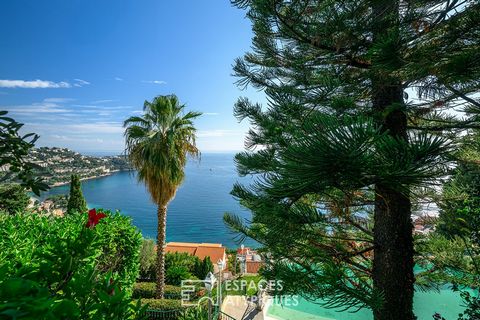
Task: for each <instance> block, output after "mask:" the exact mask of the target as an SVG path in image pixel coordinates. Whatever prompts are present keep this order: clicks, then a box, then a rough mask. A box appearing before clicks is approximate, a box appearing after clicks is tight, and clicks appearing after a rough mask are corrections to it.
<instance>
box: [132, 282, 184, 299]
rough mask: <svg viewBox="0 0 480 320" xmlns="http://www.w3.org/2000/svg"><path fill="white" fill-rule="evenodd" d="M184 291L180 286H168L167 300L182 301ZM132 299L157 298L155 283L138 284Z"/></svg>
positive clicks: (166, 289)
mask: <svg viewBox="0 0 480 320" xmlns="http://www.w3.org/2000/svg"><path fill="white" fill-rule="evenodd" d="M181 293H182V289H181V287H178V286H172V285H166V286H165V297H166V298H167V299H180V298H181ZM132 298H145V299H153V298H155V282H137V283H135V285H134V286H133V294H132Z"/></svg>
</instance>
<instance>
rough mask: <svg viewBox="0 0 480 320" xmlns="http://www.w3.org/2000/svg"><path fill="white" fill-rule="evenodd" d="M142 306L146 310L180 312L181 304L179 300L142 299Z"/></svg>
mask: <svg viewBox="0 0 480 320" xmlns="http://www.w3.org/2000/svg"><path fill="white" fill-rule="evenodd" d="M142 305H144V306H147V309H148V310H162V311H171V310H182V309H184V307H182V303H181V301H180V300H172V299H142Z"/></svg>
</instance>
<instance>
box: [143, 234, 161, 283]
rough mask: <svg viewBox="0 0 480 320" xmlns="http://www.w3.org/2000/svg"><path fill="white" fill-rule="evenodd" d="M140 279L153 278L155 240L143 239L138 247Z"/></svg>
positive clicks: (155, 254) (155, 256)
mask: <svg viewBox="0 0 480 320" xmlns="http://www.w3.org/2000/svg"><path fill="white" fill-rule="evenodd" d="M139 258H140V276H139V277H140V279H149V280H152V281H153V280H155V279H156V277H155V271H156V270H155V261H156V258H157V252H156V251H155V241H153V240H152V239H143V241H142V246H141V247H140V257H139Z"/></svg>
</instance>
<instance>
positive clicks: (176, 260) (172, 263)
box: [165, 252, 200, 273]
mask: <svg viewBox="0 0 480 320" xmlns="http://www.w3.org/2000/svg"><path fill="white" fill-rule="evenodd" d="M197 261H200V260H199V259H198V257H195V256H192V255H189V254H188V253H185V252H169V253H167V254H165V270H168V269H170V268H171V267H184V268H186V269H187V271H188V272H190V273H193V268H194V266H195V262H197Z"/></svg>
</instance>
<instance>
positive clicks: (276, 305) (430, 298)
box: [266, 289, 464, 320]
mask: <svg viewBox="0 0 480 320" xmlns="http://www.w3.org/2000/svg"><path fill="white" fill-rule="evenodd" d="M463 309H464V308H463V307H462V299H461V298H460V294H459V293H458V292H453V291H452V290H450V289H442V290H440V292H438V291H429V292H421V291H419V292H415V297H414V311H415V315H416V316H417V317H418V320H432V316H433V314H434V313H435V312H438V313H440V314H441V315H442V316H443V317H444V318H445V319H447V320H456V319H457V318H458V314H459V313H460V312H462V311H463ZM266 315H267V317H268V318H270V319H278V320H373V315H372V312H371V311H370V310H360V311H359V312H356V313H351V312H348V311H343V312H338V309H337V310H336V309H328V308H324V307H322V306H320V305H318V304H315V303H313V302H310V301H307V300H305V299H301V298H299V299H298V305H296V306H295V305H294V304H292V303H290V304H288V306H287V304H286V303H285V301H283V303H282V301H276V302H275V301H273V302H272V303H271V304H269V305H267V310H266Z"/></svg>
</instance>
